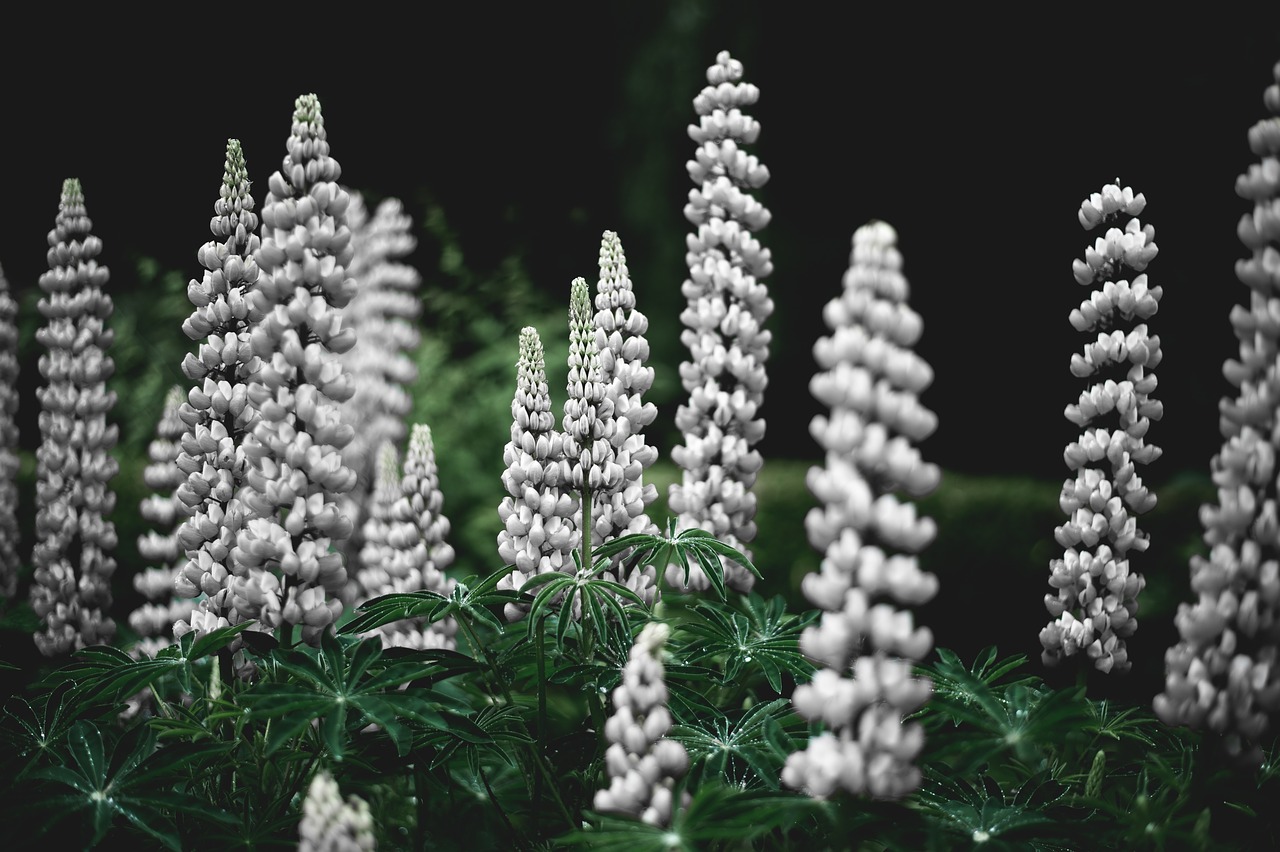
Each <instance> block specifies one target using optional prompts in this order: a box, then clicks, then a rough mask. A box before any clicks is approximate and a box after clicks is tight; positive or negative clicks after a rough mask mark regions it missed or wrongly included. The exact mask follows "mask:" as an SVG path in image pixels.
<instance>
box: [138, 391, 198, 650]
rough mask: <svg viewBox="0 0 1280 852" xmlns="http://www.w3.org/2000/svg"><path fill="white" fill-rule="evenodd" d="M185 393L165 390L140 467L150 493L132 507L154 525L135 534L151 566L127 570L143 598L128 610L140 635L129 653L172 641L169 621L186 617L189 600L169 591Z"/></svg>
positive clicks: (175, 556) (176, 565) (174, 563)
mask: <svg viewBox="0 0 1280 852" xmlns="http://www.w3.org/2000/svg"><path fill="white" fill-rule="evenodd" d="M185 398H186V394H185V393H183V390H182V388H181V387H178V386H176V385H175V386H174V387H173V388H172V389H171V390H170V391H169V395H168V396H167V397H166V398H165V403H164V412H163V413H162V414H161V416H160V422H159V423H158V424H157V425H156V437H155V439H154V440H153V441H152V442H151V444H150V446H148V447H147V456H148V457H149V458H150V460H151V463H150V464H149V465H147V467H146V469H145V470H144V471H143V472H142V479H143V481H144V482H145V483H146V484H147V487H148V488H150V489H151V490H152V492H154V493H152V494H151V496H149V497H147V498H145V499H144V500H143V501H142V503H141V505H140V506H139V507H138V511H139V513H140V514H141V515H142V517H144V518H146V519H147V520H148V521H150V522H151V523H152V524H153V525H154V527H153V529H152V530H151V531H150V532H148V533H147V534H145V535H141V536H138V554H139V555H140V556H142V558H143V559H146V560H149V561H150V562H151V563H152V566H151V567H149V568H145V569H143V570H142V571H139V572H138V573H137V574H134V575H133V587H134V588H135V589H137V590H138V591H139V592H140V593H141V594H142V596H143V597H144V598H146V599H147V601H149V603H144V604H142V605H141V606H139V607H138V608H137V609H135V610H134V611H133V612H131V613H130V614H129V626H130V627H132V628H133V630H134V632H136V633H137V634H138V636H139V637H141V638H140V639H139V641H138V644H137V645H136V646H135V647H134V653H135V654H137V655H145V656H148V657H154V656H155V653H156V652H157V651H159V650H160V649H161V648H164V647H167V646H168V645H170V644H171V643H172V641H173V625H174V624H176V623H177V622H179V621H183V620H187V619H190V618H191V610H192V608H193V606H194V602H193V601H191V600H190V599H187V598H180V597H175V591H174V582H175V580H176V579H177V576H178V571H179V569H180V568H181V565H182V563H183V562H185V561H186V553H185V551H184V550H183V548H182V546H181V544H180V543H179V541H178V534H177V525H178V506H179V501H178V497H177V491H178V488H179V487H180V486H181V485H182V484H183V483H184V482H186V476H185V475H183V473H182V470H181V469H179V467H178V455H179V454H180V453H181V452H182V445H181V441H182V438H183V436H184V435H186V434H187V425H186V424H185V423H183V422H182V418H181V417H180V416H179V413H178V412H179V409H180V408H181V406H182V402H183V400H184V399H185Z"/></svg>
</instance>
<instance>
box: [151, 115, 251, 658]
mask: <svg viewBox="0 0 1280 852" xmlns="http://www.w3.org/2000/svg"><path fill="white" fill-rule="evenodd" d="M253 208H254V202H253V196H252V195H251V194H250V192H249V173H248V169H247V168H246V165H245V159H244V151H243V149H242V148H241V145H240V141H239V140H238V139H228V140H227V154H226V161H225V163H224V165H223V172H222V186H221V187H219V190H218V200H217V201H215V202H214V205H213V211H214V216H213V218H212V219H211V220H210V221H209V230H210V232H211V233H212V235H213V239H212V240H210V241H208V242H207V243H205V244H204V245H203V246H201V247H200V250H199V252H197V254H196V257H197V259H198V260H199V262H200V265H201V266H203V267H204V273H203V275H202V277H201V278H200V280H196V279H192V280H191V281H190V282H188V284H187V298H188V299H190V301H191V304H192V305H193V306H194V308H195V310H193V311H192V313H191V315H190V316H189V317H188V318H187V319H186V321H184V322H183V324H182V330H183V332H184V333H185V334H186V335H187V337H189V338H190V339H191V340H194V341H200V344H199V346H198V347H197V349H196V353H195V354H192V353H188V354H187V356H186V357H185V358H184V359H183V361H182V372H183V375H185V376H186V377H187V379H188V380H189V381H191V382H193V384H192V386H191V387H190V389H189V390H188V392H187V401H186V402H185V403H184V404H183V405H182V406H181V407H180V408H179V409H178V416H179V417H180V418H181V419H182V422H183V423H184V424H185V425H186V430H185V433H184V434H183V436H182V439H181V452H180V453H179V454H178V457H177V459H176V464H177V466H178V468H179V469H180V470H181V471H182V472H183V473H184V474H185V475H186V481H185V482H184V483H182V484H180V485H179V486H178V490H177V492H176V496H177V500H178V502H177V504H176V505H177V508H178V510H179V511H181V512H182V513H183V514H184V515H185V521H184V523H183V524H182V526H181V528H179V530H178V533H177V535H178V544H179V547H180V548H181V550H182V551H183V554H184V558H183V559H182V560H181V564H180V566H179V570H178V573H177V576H176V577H175V578H174V581H173V588H174V589H175V590H176V592H177V594H178V596H179V597H183V598H198V597H202V596H203V597H202V599H201V600H200V601H199V602H198V603H196V604H195V605H194V608H193V609H192V610H191V611H192V612H193V613H194V614H193V615H192V616H183V617H181V618H178V619H177V620H175V622H174V625H173V632H174V636H175V637H180V636H182V635H184V634H185V633H188V632H190V631H191V630H197V631H200V632H206V631H207V630H209V629H213V628H216V627H225V626H227V625H229V624H231V623H236V624H238V623H240V622H241V621H243V620H245V619H246V618H253V617H254V616H253V615H252V614H245V613H241V612H239V611H238V610H236V608H235V606H234V604H233V602H232V600H231V590H230V588H229V587H228V583H229V579H230V577H231V575H232V572H233V571H234V570H239V569H237V568H236V566H235V565H234V564H233V562H232V561H231V551H232V548H234V547H235V545H236V539H237V536H238V535H239V533H240V530H241V528H242V527H243V526H244V523H245V522H246V521H247V520H248V519H250V518H253V517H256V515H255V514H254V511H253V510H252V509H250V508H249V507H248V506H246V505H245V503H244V501H243V492H244V488H245V471H246V469H247V466H248V458H247V457H246V456H245V450H244V440H245V436H246V435H247V434H249V433H250V432H252V431H253V428H254V425H255V424H256V422H257V412H256V410H255V409H254V407H253V406H252V405H250V404H249V396H248V391H249V378H250V376H252V375H253V374H254V373H255V372H256V371H257V370H258V367H259V359H258V358H257V356H256V355H254V354H253V349H252V343H251V341H250V336H249V330H250V329H251V328H252V327H253V326H254V325H255V324H256V323H258V322H259V321H260V320H261V319H262V311H261V310H259V309H258V308H257V307H256V306H255V303H254V301H253V299H252V297H251V294H252V293H253V291H254V288H255V287H257V285H258V278H259V269H258V262H257V260H256V259H255V258H254V254H255V253H256V252H257V250H258V248H259V246H260V240H259V238H258V235H257V234H256V233H255V231H256V230H257V228H258V216H257V214H256V213H254V212H253Z"/></svg>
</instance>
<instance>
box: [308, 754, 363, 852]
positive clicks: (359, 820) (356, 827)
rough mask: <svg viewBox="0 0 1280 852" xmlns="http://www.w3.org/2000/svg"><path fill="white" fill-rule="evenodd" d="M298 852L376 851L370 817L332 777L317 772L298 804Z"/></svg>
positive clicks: (356, 798) (353, 797)
mask: <svg viewBox="0 0 1280 852" xmlns="http://www.w3.org/2000/svg"><path fill="white" fill-rule="evenodd" d="M298 839H299V843H298V850H299V852H371V850H373V849H376V848H377V844H376V843H375V842H374V837H373V814H372V813H371V812H370V811H369V805H368V803H367V802H365V801H364V800H363V799H361V798H360V797H359V796H348V797H347V800H346V801H345V802H344V801H343V800H342V791H340V790H339V789H338V782H337V781H335V780H333V776H332V775H330V774H329V773H328V772H324V771H323V770H322V771H320V772H317V773H316V774H315V777H314V778H312V779H311V786H310V787H308V788H307V798H306V799H305V800H304V801H303V803H302V821H301V822H299V823H298Z"/></svg>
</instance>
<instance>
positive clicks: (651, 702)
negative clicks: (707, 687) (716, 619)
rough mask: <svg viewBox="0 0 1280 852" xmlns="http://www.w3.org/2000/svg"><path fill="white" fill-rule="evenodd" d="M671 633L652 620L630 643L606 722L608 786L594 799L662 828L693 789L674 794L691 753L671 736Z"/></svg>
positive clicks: (602, 808) (602, 806) (597, 804)
mask: <svg viewBox="0 0 1280 852" xmlns="http://www.w3.org/2000/svg"><path fill="white" fill-rule="evenodd" d="M670 635H671V629H670V628H669V627H667V625H665V624H662V623H661V622H657V621H651V622H649V623H648V624H646V625H645V626H644V627H643V628H642V629H641V631H640V634H639V635H638V636H637V637H636V641H635V644H634V645H633V646H632V647H631V655H630V657H629V659H628V660H627V664H626V665H625V666H623V669H622V683H621V684H619V685H618V686H617V688H615V689H614V690H613V715H612V716H610V717H609V719H608V721H606V722H605V725H604V735H605V738H606V739H608V740H609V747H608V749H606V750H605V753H604V763H605V768H606V769H607V770H608V772H609V787H608V788H607V789H604V790H598V791H597V792H596V795H595V802H594V804H595V808H596V810H598V811H606V812H614V813H625V814H630V815H631V816H634V817H639V818H640V820H641V821H643V822H645V823H648V824H649V825H655V826H659V827H666V826H669V825H670V824H671V818H672V816H673V814H674V812H675V809H676V808H677V807H683V806H687V805H688V803H689V794H688V793H683V794H682V796H681V798H680V800H678V801H677V799H676V797H675V787H676V782H677V781H679V780H680V777H681V776H683V775H684V773H685V771H686V770H687V769H688V768H689V754H688V752H686V751H685V749H684V746H682V745H681V744H680V743H678V742H676V741H675V740H672V739H668V738H667V736H666V734H667V732H668V731H669V730H670V729H671V712H670V711H669V710H668V709H667V685H666V682H665V680H664V672H663V666H662V648H663V646H664V645H665V644H666V642H667V638H668V637H669V636H670Z"/></svg>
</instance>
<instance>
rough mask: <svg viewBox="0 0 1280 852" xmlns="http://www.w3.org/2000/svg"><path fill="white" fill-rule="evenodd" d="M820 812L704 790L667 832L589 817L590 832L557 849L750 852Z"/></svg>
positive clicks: (784, 800)
mask: <svg viewBox="0 0 1280 852" xmlns="http://www.w3.org/2000/svg"><path fill="white" fill-rule="evenodd" d="M677 795H679V793H678V792H677ZM821 809H822V803H820V802H817V801H816V800H814V799H811V798H810V797H808V796H804V795H800V794H797V793H788V792H773V791H766V790H741V789H737V788H734V787H726V786H723V785H720V784H705V785H703V786H702V787H700V788H699V789H698V791H697V792H696V793H694V794H693V797H692V800H691V801H690V802H689V804H688V806H687V807H683V808H677V809H676V811H675V813H674V814H673V817H672V821H671V826H670V827H669V828H659V827H657V826H651V825H647V824H645V823H643V822H641V821H640V820H638V819H629V818H627V817H621V816H616V815H613V814H600V813H594V812H590V811H588V812H587V817H588V819H589V823H590V827H589V828H583V829H580V830H577V831H573V832H570V833H569V834H566V835H564V836H563V837H560V838H557V839H556V848H560V847H561V846H586V847H588V848H590V849H593V850H595V849H606V850H637V852H639V850H644V852H650V850H651V851H652V852H673V850H679V851H680V852H697V850H704V849H710V848H719V845H718V844H719V843H722V842H726V841H727V842H729V843H731V844H732V845H731V846H729V847H727V848H735V849H736V848H750V845H749V844H750V842H751V841H752V840H755V839H756V838H759V837H761V836H763V835H766V834H769V833H771V832H774V831H777V830H778V829H786V828H795V827H797V826H801V827H802V826H803V825H804V823H805V822H806V821H810V820H816V818H817V817H818V816H819V814H820V811H821Z"/></svg>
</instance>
